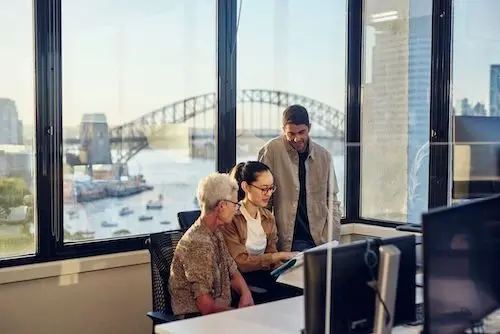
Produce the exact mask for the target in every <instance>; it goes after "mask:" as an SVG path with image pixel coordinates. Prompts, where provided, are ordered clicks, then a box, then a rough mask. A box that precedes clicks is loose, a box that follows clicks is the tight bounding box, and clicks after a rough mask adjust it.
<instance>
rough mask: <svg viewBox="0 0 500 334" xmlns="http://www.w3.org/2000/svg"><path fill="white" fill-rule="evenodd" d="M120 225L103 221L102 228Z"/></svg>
mask: <svg viewBox="0 0 500 334" xmlns="http://www.w3.org/2000/svg"><path fill="white" fill-rule="evenodd" d="M117 226H118V224H117V223H108V222H107V221H103V222H102V223H101V227H117Z"/></svg>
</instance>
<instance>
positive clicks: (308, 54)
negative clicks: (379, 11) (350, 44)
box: [237, 0, 347, 211]
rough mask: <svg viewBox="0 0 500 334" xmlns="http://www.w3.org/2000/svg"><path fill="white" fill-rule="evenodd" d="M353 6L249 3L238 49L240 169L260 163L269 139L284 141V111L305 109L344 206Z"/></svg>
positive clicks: (318, 1) (319, 1) (311, 1)
mask: <svg viewBox="0 0 500 334" xmlns="http://www.w3.org/2000/svg"><path fill="white" fill-rule="evenodd" d="M346 6H347V5H346V2H345V1H323V0H308V1H269V0H252V1H247V2H245V3H244V4H243V8H242V13H241V19H240V25H239V29H238V48H237V52H238V64H237V66H238V77H237V80H238V82H237V88H238V109H237V135H238V138H237V160H238V162H240V161H247V160H256V159H257V155H258V152H259V149H260V148H261V147H262V146H263V145H264V144H265V143H266V142H267V141H268V140H270V139H272V138H274V137H277V136H280V135H282V128H283V127H282V114H283V111H284V109H285V108H286V107H287V106H289V105H292V104H300V105H302V106H304V107H305V108H306V109H307V111H308V113H309V120H310V122H311V125H312V126H311V132H310V136H311V139H312V140H313V141H315V142H317V143H318V144H320V145H321V146H323V147H324V148H326V149H327V150H328V151H329V152H330V153H331V154H332V156H333V163H334V168H335V172H336V176H337V181H338V185H339V193H338V197H339V199H340V201H341V202H342V203H343V205H345V203H344V199H343V197H344V124H345V122H344V119H345V108H344V104H345V82H346V78H345V71H346V65H345V64H346V58H345V53H346V24H347V21H346V16H347V14H346V10H347V9H346ZM256 22H258V24H256ZM298 22H300V24H298ZM343 211H344V210H343Z"/></svg>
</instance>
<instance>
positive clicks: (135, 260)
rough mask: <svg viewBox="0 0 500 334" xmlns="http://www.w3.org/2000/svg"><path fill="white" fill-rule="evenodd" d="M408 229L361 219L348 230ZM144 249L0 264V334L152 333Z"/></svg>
mask: <svg viewBox="0 0 500 334" xmlns="http://www.w3.org/2000/svg"><path fill="white" fill-rule="evenodd" d="M352 234H359V235H372V236H378V237H389V236H396V235H402V234H407V233H403V232H398V231H396V230H394V229H386V228H380V227H375V226H367V225H362V224H349V225H343V226H342V242H349V240H350V235H352ZM150 309H151V278H150V267H149V255H148V252H147V251H137V252H129V253H120V254H114V255H107V256H97V257H91V258H82V259H75V260H68V261H59V262H51V263H44V264H38V265H29V266H22V267H13V268H5V269H0V334H59V333H61V334H66V333H71V334H89V333H91V334H101V333H102V334H115V333H116V334H138V333H151V329H152V327H151V321H150V320H149V318H147V317H146V315H145V314H146V312H148V311H149V310H150Z"/></svg>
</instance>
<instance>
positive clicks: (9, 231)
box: [0, 0, 37, 258]
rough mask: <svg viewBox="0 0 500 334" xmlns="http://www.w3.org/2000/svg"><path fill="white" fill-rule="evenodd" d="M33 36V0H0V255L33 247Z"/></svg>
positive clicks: (35, 231) (28, 250)
mask: <svg viewBox="0 0 500 334" xmlns="http://www.w3.org/2000/svg"><path fill="white" fill-rule="evenodd" d="M13 27H15V28H13ZM33 35H34V34H33V2H32V1H28V0H5V1H2V2H0V50H1V51H0V258H5V257H11V256H19V255H26V254H32V253H34V252H35V249H36V243H35V240H36V238H35V235H36V233H37V230H36V226H35V224H34V221H35V216H36V214H35V212H36V207H35V206H36V205H35V201H34V198H35V197H36V194H35V192H36V189H35V184H36V180H35V173H34V163H33V161H34V159H33V158H34V153H33V152H34V150H35V145H34V140H35V137H34V131H33V129H34V121H35V101H34V77H33V73H34V51H33V50H34V49H33V37H34V36H33Z"/></svg>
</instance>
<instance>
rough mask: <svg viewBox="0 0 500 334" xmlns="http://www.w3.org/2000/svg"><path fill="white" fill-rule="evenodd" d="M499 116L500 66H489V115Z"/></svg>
mask: <svg viewBox="0 0 500 334" xmlns="http://www.w3.org/2000/svg"><path fill="white" fill-rule="evenodd" d="M488 116H500V65H498V64H497V65H493V64H492V65H490V114H489V115H488Z"/></svg>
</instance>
